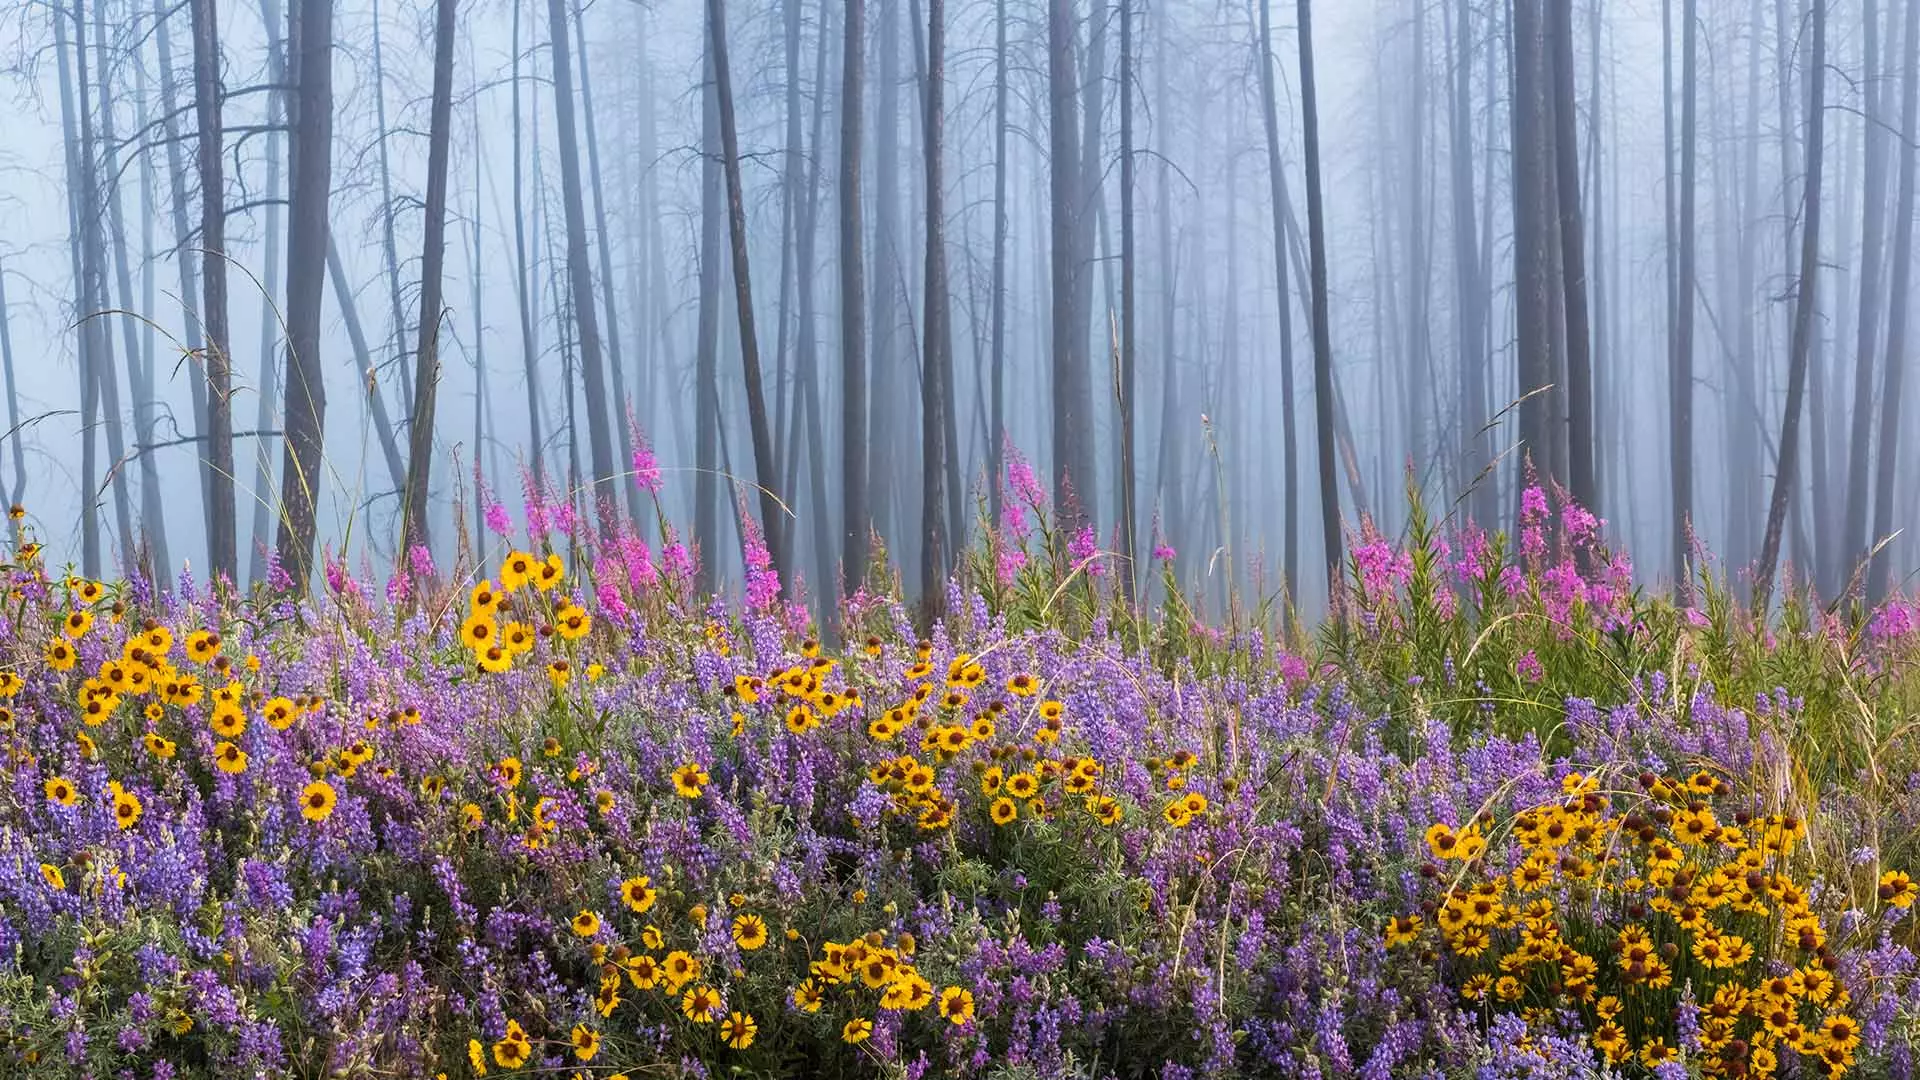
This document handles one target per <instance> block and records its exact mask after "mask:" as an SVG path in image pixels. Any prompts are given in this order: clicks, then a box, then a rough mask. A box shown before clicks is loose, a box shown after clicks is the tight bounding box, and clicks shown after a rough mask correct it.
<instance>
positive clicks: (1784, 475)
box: [1683, 0, 1827, 612]
mask: <svg viewBox="0 0 1920 1080" xmlns="http://www.w3.org/2000/svg"><path fill="white" fill-rule="evenodd" d="M1687 2H1688V4H1689V5H1691V4H1692V2H1693V0H1687ZM1826 65H1827V12H1826V5H1825V4H1824V3H1823V2H1821V0H1815V3H1814V5H1813V55H1812V57H1811V58H1810V59H1809V61H1808V66H1807V78H1808V80H1809V83H1810V85H1809V87H1808V104H1807V180H1806V185H1805V187H1804V189H1803V194H1802V196H1801V200H1802V205H1803V206H1804V210H1803V212H1802V220H1803V221H1804V224H1803V225H1802V226H1801V233H1800V280H1799V285H1798V288H1797V292H1798V297H1797V298H1796V300H1795V301H1794V305H1795V306H1794V312H1793V342H1792V344H1791V346H1790V347H1789V348H1790V351H1789V353H1788V368H1787V412H1786V417H1785V418H1784V420H1783V422H1782V423H1781V425H1780V465H1779V468H1778V470H1777V471H1776V472H1775V473H1774V477H1773V497H1772V498H1771V499H1770V500H1769V501H1768V505H1767V531H1766V533H1765V535H1764V536H1763V537H1762V540H1761V546H1760V566H1759V568H1758V570H1757V571H1756V572H1755V574H1754V583H1753V607H1754V610H1755V611H1758V612H1765V611H1766V610H1767V604H1768V601H1769V600H1770V598H1771V594H1772V592H1773V574H1774V569H1775V566H1776V565H1777V563H1778V562H1779V557H1780V530H1781V528H1782V526H1783V525H1784V524H1785V522H1786V516H1787V500H1788V499H1789V497H1790V496H1791V495H1792V492H1793V486H1794V466H1795V463H1796V461H1797V460H1798V456H1799V450H1800V405H1801V398H1802V397H1803V396H1804V395H1805V393H1806V385H1807V353H1808V350H1809V348H1810V347H1811V344H1812V338H1813V308H1814V303H1815V300H1814V296H1815V293H1816V290H1817V287H1818V284H1819V272H1820V171H1821V165H1822V164H1823V159H1824V158H1825V156H1826V155H1825V154H1824V153H1823V152H1822V151H1823V139H1824V138H1825V135H1824V131H1825V121H1826V116H1825V113H1826ZM1683 235H1684V234H1683Z"/></svg>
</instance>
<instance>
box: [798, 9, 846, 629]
mask: <svg viewBox="0 0 1920 1080" xmlns="http://www.w3.org/2000/svg"><path fill="white" fill-rule="evenodd" d="M829 2H830V0H821V2H820V23H819V37H818V39H817V41H816V44H815V51H814V67H813V86H814V94H813V122H812V131H811V138H810V139H809V145H810V146H811V147H812V156H811V158H810V159H809V160H810V163H811V164H810V167H808V168H807V170H806V180H805V186H804V192H803V194H802V195H801V197H800V205H799V208H798V210H799V218H800V237H799V247H798V250H797V251H796V252H795V254H794V258H795V260H796V262H795V267H796V270H797V271H798V273H796V275H795V276H796V277H797V278H798V281H797V284H798V286H799V301H800V328H799V332H800V341H799V357H798V360H797V363H796V370H795V375H796V377H797V378H798V379H799V382H800V387H799V399H800V400H799V405H798V408H799V409H800V411H801V412H802V413H803V414H804V422H802V421H800V420H796V421H795V423H794V425H793V428H794V430H793V431H792V432H791V433H790V434H791V437H792V439H793V443H792V444H789V445H790V447H792V448H791V449H790V451H789V453H788V455H787V460H786V469H787V475H788V477H789V480H788V482H787V490H789V491H794V492H798V491H799V490H800V478H799V465H800V460H801V453H800V451H799V450H798V448H797V445H795V444H798V442H799V440H800V434H801V430H802V428H803V427H804V429H805V434H806V439H807V453H806V455H805V461H806V466H807V491H808V495H809V496H810V497H811V504H810V509H811V526H812V527H811V532H812V542H813V565H814V568H815V570H814V572H815V575H816V576H815V578H814V590H815V602H816V603H818V604H819V605H820V613H821V614H820V621H821V623H822V624H823V626H822V629H823V631H824V632H825V633H826V634H827V635H828V636H829V637H831V638H834V639H837V638H838V631H839V628H838V627H836V626H834V625H833V624H832V621H831V620H830V619H829V618H828V617H827V613H828V612H830V611H832V610H833V602H834V600H835V599H836V596H835V593H834V588H835V586H834V572H833V566H834V560H835V557H836V555H837V552H836V550H835V544H834V536H833V511H832V503H831V502H830V501H829V500H828V497H827V454H828V450H827V445H826V437H825V434H824V432H823V431H822V426H823V424H822V418H821V415H820V414H821V408H820V379H821V374H820V341H819V322H818V318H817V315H816V304H817V302H818V296H817V294H816V292H815V289H814V271H815V269H816V268H817V267H818V259H817V257H816V255H815V251H816V250H817V248H816V246H815V245H816V243H817V241H818V236H819V228H820V173H821V171H822V169H823V168H824V166H825V159H824V158H823V156H822V155H823V154H824V153H825V152H826V145H827V144H826V141H825V140H826V132H825V127H826V115H827V100H828V96H829V95H828V94H827V55H828V53H829V52H831V49H830V48H829V45H830V43H831V36H830V34H829V32H828V24H829V22H830V21H831V19H832V11H831V9H830V7H829V6H828V5H829ZM858 115H859V114H858V113H855V116H856V117H857V116H858ZM856 130H857V129H856ZM794 547H795V553H794V558H795V559H796V560H797V559H798V558H799V551H798V548H799V543H798V540H797V539H796V541H795V545H794Z"/></svg>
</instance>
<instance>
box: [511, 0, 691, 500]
mask: <svg viewBox="0 0 1920 1080" xmlns="http://www.w3.org/2000/svg"><path fill="white" fill-rule="evenodd" d="M547 17H548V26H549V29H550V33H549V35H548V45H549V51H550V53H551V55H552V64H553V111H554V119H555V121H556V122H557V123H558V125H559V131H558V132H557V133H556V134H557V136H558V140H559V143H560V194H561V203H562V205H563V207H564V209H565V212H566V219H567V280H568V285H569V288H570V294H569V295H571V296H572V298H573V317H574V322H575V324H576V328H577V329H578V331H579V334H580V368H581V374H582V375H584V376H585V390H586V399H587V400H586V405H587V442H588V445H589V446H590V448H591V452H592V464H593V483H594V486H595V488H596V489H599V488H604V487H605V486H606V485H607V484H609V483H612V482H613V479H614V466H613V438H612V432H611V431H610V430H609V420H610V418H609V415H608V409H609V404H608V402H607V386H606V371H605V370H604V368H603V367H602V366H601V356H600V321H599V318H598V316H597V314H596V313H595V311H594V307H593V270H592V267H591V264H589V263H588V261H587V259H588V255H587V214H586V208H585V205H584V201H583V200H582V198H581V195H580V149H579V145H578V143H577V141H576V139H575V137H574V119H573V74H572V67H571V60H570V58H569V56H568V52H569V50H568V48H567V12H566V4H565V0H547ZM723 81H724V77H723ZM608 525H609V523H608V522H604V521H603V522H601V526H602V528H603V529H604V528H606V527H607V526H608Z"/></svg>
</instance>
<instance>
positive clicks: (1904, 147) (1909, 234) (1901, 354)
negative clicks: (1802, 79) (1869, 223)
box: [1867, 9, 1920, 604]
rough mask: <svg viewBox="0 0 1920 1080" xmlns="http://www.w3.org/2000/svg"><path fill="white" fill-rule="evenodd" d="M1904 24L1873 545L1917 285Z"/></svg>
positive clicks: (1886, 494)
mask: <svg viewBox="0 0 1920 1080" xmlns="http://www.w3.org/2000/svg"><path fill="white" fill-rule="evenodd" d="M1905 22H1906V32H1905V34H1904V37H1905V46H1904V49H1903V52H1904V55H1905V60H1904V67H1905V72H1904V74H1903V76H1902V78H1901V91H1900V93H1901V104H1900V117H1901V119H1900V123H1901V135H1900V193H1899V196H1898V202H1897V203H1896V208H1895V210H1894V224H1893V283H1892V284H1893V288H1892V290H1891V291H1889V292H1888V294H1887V296H1888V297H1889V300H1888V307H1887V378H1886V384H1885V386H1884V387H1883V388H1882V389H1881V392H1880V447H1879V463H1878V464H1879V467H1878V470H1877V471H1876V473H1875V475H1874V491H1873V533H1872V536H1873V538H1874V542H1875V543H1878V542H1879V541H1880V540H1881V539H1884V538H1885V537H1887V536H1889V535H1891V534H1892V532H1893V516H1894V505H1893V500H1894V483H1893V482H1894V476H1895V472H1896V470H1897V468H1898V465H1899V460H1900V456H1899V455H1900V395H1901V394H1902V393H1903V392H1904V387H1903V383H1904V381H1905V378H1906V367H1907V319H1908V311H1907V308H1908V306H1909V298H1910V297H1911V296H1912V293H1911V292H1910V289H1911V287H1912V284H1913V212H1914V183H1915V176H1914V174H1915V171H1916V162H1915V157H1916V153H1915V149H1914V146H1915V142H1916V140H1920V12H1916V11H1913V10H1912V9H1908V11H1907V15H1906V20H1905ZM1895 557H1896V556H1895V553H1894V552H1892V551H1883V552H1881V553H1880V554H1879V555H1878V556H1877V557H1875V558H1874V560H1873V566H1872V568H1871V569H1870V570H1869V571H1868V574H1867V597H1868V599H1869V600H1870V601H1872V602H1873V603H1876V604H1878V603H1881V602H1883V601H1885V600H1886V598H1887V595H1888V583H1889V579H1890V577H1891V571H1892V569H1893V563H1894V561H1895Z"/></svg>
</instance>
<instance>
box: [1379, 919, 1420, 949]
mask: <svg viewBox="0 0 1920 1080" xmlns="http://www.w3.org/2000/svg"><path fill="white" fill-rule="evenodd" d="M1420 923H1421V919H1420V916H1418V915H1396V916H1394V917H1393V919H1391V920H1390V921H1389V922H1388V923H1387V948H1389V949H1391V948H1394V947H1396V946H1399V945H1407V944H1411V943H1412V942H1413V941H1414V940H1415V939H1417V938H1418V937H1419V936H1420Z"/></svg>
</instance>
